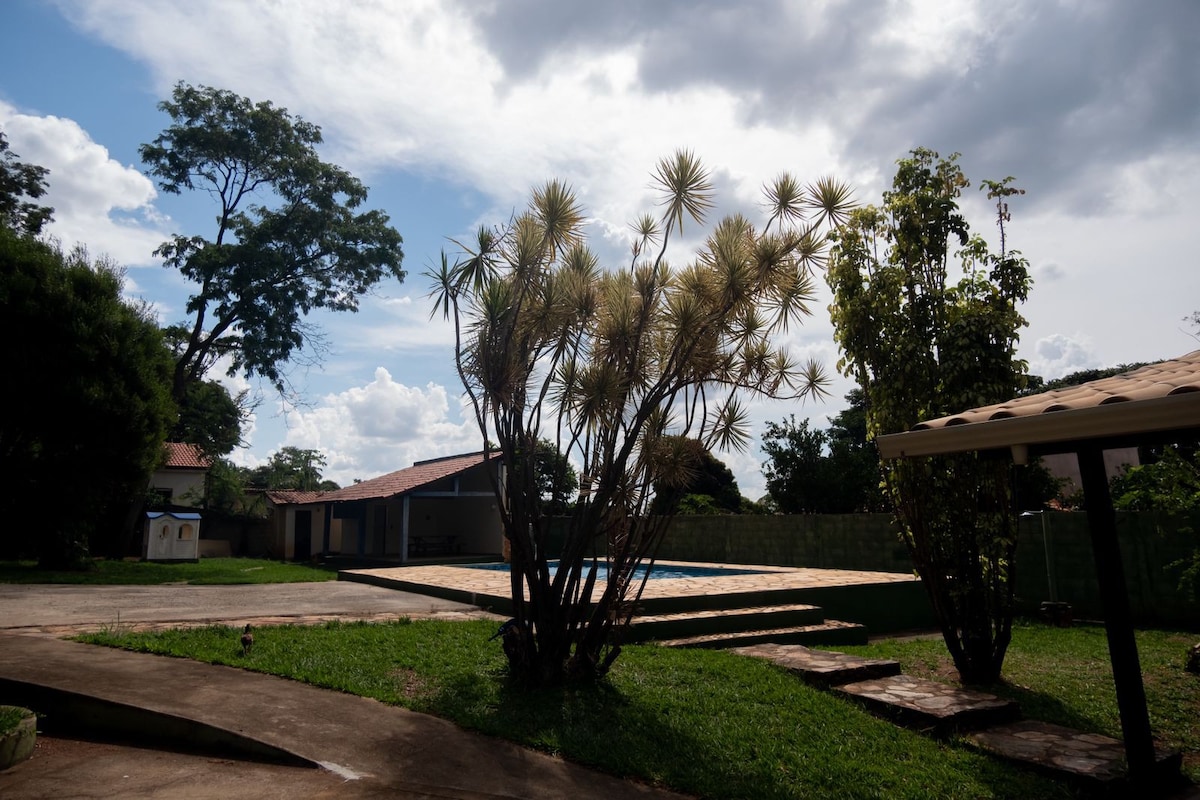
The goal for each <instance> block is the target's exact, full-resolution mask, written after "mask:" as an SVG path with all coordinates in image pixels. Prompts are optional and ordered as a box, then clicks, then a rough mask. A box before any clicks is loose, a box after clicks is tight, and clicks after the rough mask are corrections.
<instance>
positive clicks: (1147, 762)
mask: <svg viewBox="0 0 1200 800" xmlns="http://www.w3.org/2000/svg"><path fill="white" fill-rule="evenodd" d="M1077 456H1078V458H1079V474H1080V477H1081V478H1082V481H1083V496H1084V504H1085V505H1086V506H1087V518H1088V528H1089V529H1090V530H1091V535H1092V554H1093V556H1094V558H1095V560H1096V580H1097V581H1098V582H1099V584H1100V603H1101V606H1102V608H1103V609H1104V630H1105V633H1106V634H1107V635H1108V654H1109V657H1110V658H1111V659H1112V671H1113V682H1114V683H1115V684H1116V689H1117V708H1118V709H1119V710H1120V712H1121V733H1122V735H1123V736H1124V739H1125V758H1126V760H1127V761H1128V762H1129V776H1130V778H1132V779H1134V780H1140V779H1145V778H1149V777H1150V775H1151V773H1152V771H1153V769H1154V760H1155V758H1154V738H1153V735H1152V734H1151V731H1150V714H1149V712H1148V710H1147V708H1146V689H1145V687H1144V686H1143V684H1142V668H1141V664H1140V662H1139V661H1138V651H1137V641H1136V640H1135V639H1134V636H1133V617H1132V614H1131V613H1130V611H1129V590H1128V588H1127V587H1126V585H1125V568H1124V566H1123V565H1122V564H1121V549H1120V546H1119V545H1118V543H1117V516H1116V512H1115V511H1113V505H1112V496H1111V494H1110V493H1109V491H1108V476H1107V474H1105V470H1104V451H1103V450H1101V449H1100V448H1099V447H1098V446H1096V445H1087V446H1085V447H1083V448H1081V449H1080V450H1079V451H1078V452H1077Z"/></svg>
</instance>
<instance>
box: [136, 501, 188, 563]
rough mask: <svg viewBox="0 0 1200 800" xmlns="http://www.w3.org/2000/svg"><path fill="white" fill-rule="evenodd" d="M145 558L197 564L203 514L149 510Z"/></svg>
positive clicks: (143, 537) (144, 544) (144, 542)
mask: <svg viewBox="0 0 1200 800" xmlns="http://www.w3.org/2000/svg"><path fill="white" fill-rule="evenodd" d="M142 558H144V559H146V560H147V561H198V560H199V559H200V515H199V514H197V513H196V512H194V511H147V512H146V531H145V533H144V534H143V536H142Z"/></svg>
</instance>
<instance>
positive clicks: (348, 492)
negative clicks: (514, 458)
mask: <svg viewBox="0 0 1200 800" xmlns="http://www.w3.org/2000/svg"><path fill="white" fill-rule="evenodd" d="M499 455H500V454H499V453H492V454H491V457H492V458H493V459H495V458H499ZM482 463H483V453H467V454H466V455H460V456H446V457H445V458H434V459H430V460H429V461H418V462H417V463H416V464H413V465H412V466H411V467H408V468H406V469H401V470H396V471H395V472H389V473H388V474H386V475H380V476H379V477H378V478H371V479H370V480H369V481H361V482H359V483H355V484H353V485H351V486H345V487H343V488H341V489H336V490H334V491H332V492H283V491H272V492H267V497H268V498H270V500H271V502H273V503H275V504H276V505H283V504H306V503H344V502H347V501H351V500H382V499H384V498H387V497H395V496H396V495H398V494H407V493H408V492H412V491H415V490H416V489H420V488H421V487H422V486H427V485H429V484H431V483H434V482H436V481H440V480H442V479H443V478H449V477H451V476H452V475H458V474H459V473H462V472H466V471H467V470H469V469H471V468H472V467H477V466H479V465H480V464H482Z"/></svg>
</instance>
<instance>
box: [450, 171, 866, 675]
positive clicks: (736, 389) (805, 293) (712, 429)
mask: <svg viewBox="0 0 1200 800" xmlns="http://www.w3.org/2000/svg"><path fill="white" fill-rule="evenodd" d="M654 181H655V184H656V185H657V187H658V188H659V189H660V190H661V192H662V203H661V206H662V208H661V212H660V213H659V214H658V215H657V216H655V215H653V214H645V215H643V216H642V218H641V219H639V220H638V221H637V222H636V223H635V224H634V225H633V230H634V233H635V236H634V240H633V245H632V258H631V260H630V262H629V263H628V264H627V265H625V266H623V267H617V268H613V269H604V268H602V267H601V265H600V263H599V260H598V258H597V256H596V255H595V254H594V253H593V252H592V251H591V250H589V249H588V247H587V244H586V241H585V236H584V224H585V222H586V217H585V215H584V212H583V210H582V209H581V208H580V206H579V204H578V202H577V200H576V197H575V195H574V193H573V191H572V190H571V189H570V188H569V187H568V186H566V185H565V184H563V183H561V182H559V181H550V182H549V183H547V184H545V185H544V186H543V187H541V188H539V189H536V190H534V191H533V193H532V196H531V199H530V202H529V206H528V209H527V210H526V211H525V212H524V213H522V214H520V215H519V216H516V217H515V218H514V219H513V220H512V221H511V222H509V223H508V224H507V225H506V226H503V227H501V228H496V229H492V228H483V229H481V230H480V231H479V233H478V236H477V238H476V241H475V242H473V243H472V244H471V245H470V246H463V245H461V244H460V243H458V242H456V244H458V245H459V246H460V247H461V249H462V251H463V252H462V254H461V258H459V259H458V260H456V261H454V263H453V264H452V263H451V258H450V257H449V256H447V255H446V254H443V256H442V262H441V267H440V269H438V270H435V271H434V272H432V273H431V277H432V278H433V279H434V281H435V283H436V288H435V290H434V292H433V296H434V297H435V298H436V306H435V308H434V312H433V313H434V314H435V315H436V314H437V313H438V312H441V313H442V314H443V315H445V317H446V318H448V319H451V320H453V322H454V325H455V334H456V345H455V359H456V363H457V366H458V371H459V375H460V377H461V378H462V382H463V386H464V387H465V389H466V394H467V396H468V397H469V399H470V401H471V404H472V406H473V408H474V412H475V415H476V419H477V421H478V423H479V428H480V432H481V434H482V435H483V439H484V442H485V447H488V448H491V447H493V446H492V445H491V444H490V443H489V442H490V441H495V442H496V445H495V446H494V447H495V449H497V450H498V451H499V453H500V454H501V455H502V457H503V460H504V464H505V465H506V475H507V480H506V482H505V483H504V485H503V486H499V485H498V486H497V493H498V497H499V500H500V503H499V507H500V508H501V514H502V518H503V523H504V529H505V535H506V536H507V538H508V540H509V543H510V550H511V561H512V598H513V606H514V609H515V611H514V621H513V623H512V624H510V625H509V626H507V627H506V629H505V631H506V632H505V635H504V639H503V642H504V650H505V653H506V654H507V656H508V659H509V663H510V666H511V669H512V672H513V674H514V675H515V676H517V677H519V678H521V679H524V680H526V681H528V682H530V683H534V684H546V683H555V682H559V681H563V680H576V679H591V678H594V677H596V676H599V675H602V674H604V673H605V672H606V671H607V669H608V668H609V666H610V665H611V664H612V662H613V660H614V659H615V658H616V657H617V655H618V653H619V652H620V641H621V636H620V634H621V633H622V632H623V630H624V629H625V627H626V626H627V625H628V623H629V621H630V618H631V616H632V614H633V609H634V604H635V603H636V602H637V600H638V598H639V597H640V595H641V592H642V590H643V588H644V586H645V580H646V576H647V574H648V571H647V570H641V571H639V567H641V566H643V565H644V566H646V567H647V568H648V567H650V566H652V565H653V560H654V555H655V552H656V549H657V546H658V544H659V542H660V541H661V538H662V536H663V534H664V532H665V531H666V528H667V525H668V524H669V522H670V519H669V517H652V516H649V515H647V513H646V510H647V508H648V506H649V503H650V501H651V499H652V495H653V487H654V486H655V485H656V484H657V485H658V486H659V487H660V490H661V489H662V487H668V488H669V487H676V486H681V485H683V484H684V483H686V481H687V478H688V477H689V476H690V474H691V471H692V470H693V468H694V465H696V464H697V463H698V462H699V458H700V455H701V454H702V453H703V452H704V451H706V450H709V449H711V448H715V447H721V448H738V449H740V448H744V447H745V445H746V444H747V442H748V441H749V429H748V428H749V426H748V419H747V413H746V409H745V405H744V399H743V398H744V397H745V396H746V395H755V394H757V395H767V396H771V397H780V398H797V399H801V398H806V397H809V396H811V395H813V394H815V393H818V392H821V391H823V390H822V386H823V384H824V383H825V382H826V377H825V375H824V374H823V371H822V368H821V367H820V366H819V365H818V364H816V363H815V362H811V361H810V362H808V363H805V364H801V363H799V362H797V361H796V360H795V359H794V358H793V357H792V356H791V355H789V353H788V352H787V351H786V350H785V349H782V348H779V347H776V346H774V345H773V343H772V336H773V335H775V334H776V333H778V332H780V331H783V330H786V328H787V326H788V325H789V323H792V322H794V321H795V320H796V319H798V318H799V317H802V316H805V315H807V314H808V313H809V304H810V303H811V302H812V300H813V298H814V269H817V268H819V267H820V266H821V265H822V262H823V258H824V254H825V236H824V233H825V231H826V230H827V228H828V227H829V226H831V225H836V224H839V223H840V222H841V221H842V220H844V219H845V218H846V216H847V215H848V213H849V210H850V200H849V197H850V192H849V190H848V189H847V188H846V187H845V186H844V185H842V184H839V183H837V182H836V181H832V180H828V179H825V180H822V181H819V182H817V183H815V184H812V185H810V186H807V187H805V186H802V185H801V184H800V183H798V182H797V181H796V180H795V179H794V178H792V177H790V176H788V175H786V174H785V175H781V176H780V177H779V178H777V179H776V180H775V181H774V182H773V183H772V184H770V185H769V186H767V187H766V194H767V201H768V203H769V204H770V209H769V210H770V214H769V217H768V219H767V221H766V223H765V225H764V226H763V228H762V229H761V230H760V229H758V228H756V227H755V226H754V225H753V224H752V223H751V222H750V221H749V220H748V219H746V218H744V217H743V216H740V215H735V216H730V217H726V218H725V219H723V220H722V221H721V222H720V223H718V224H717V225H716V226H715V227H714V228H713V229H712V231H711V233H710V234H709V236H708V238H707V240H706V241H705V243H704V245H703V247H702V248H701V249H700V251H699V252H698V253H697V254H696V256H695V258H694V259H693V260H692V262H691V263H689V264H687V265H684V266H682V267H680V268H673V267H672V266H671V265H669V264H668V263H667V261H666V258H665V254H666V252H667V250H668V244H669V243H670V241H671V237H672V236H678V235H681V234H682V232H683V230H684V225H685V224H686V223H689V222H695V223H697V224H703V221H704V216H705V213H706V212H707V211H709V210H710V209H711V208H712V207H713V193H712V185H711V183H710V181H709V177H708V172H707V171H706V170H705V168H704V167H703V166H702V164H701V163H700V161H699V160H698V159H697V158H696V157H695V156H694V155H693V154H691V153H690V152H686V151H679V152H676V153H675V154H674V155H673V156H672V157H670V158H665V159H663V160H661V161H660V162H659V164H658V165H657V168H656V170H655V173H654ZM542 437H548V438H549V439H551V440H552V441H553V442H554V444H555V446H556V447H558V449H559V451H560V452H562V453H564V454H566V455H567V456H569V458H570V460H571V461H572V462H574V463H575V465H576V466H577V467H578V469H579V476H580V477H579V484H580V489H579V496H578V498H577V500H576V502H575V504H574V507H573V511H572V514H571V516H570V518H569V521H568V523H567V526H566V535H565V540H563V541H562V542H561V555H560V558H559V566H558V569H557V571H553V572H552V571H551V565H550V564H549V563H548V559H549V557H550V556H551V555H552V553H551V552H550V542H549V535H548V534H549V530H548V525H547V519H546V517H545V515H544V514H543V498H542V497H541V493H540V492H539V490H538V488H537V487H538V482H537V476H536V470H535V468H536V464H535V454H536V452H537V443H538V440H539V439H540V438H542ZM601 566H605V567H607V571H606V573H604V574H602V573H601V572H599V568H600V567H601Z"/></svg>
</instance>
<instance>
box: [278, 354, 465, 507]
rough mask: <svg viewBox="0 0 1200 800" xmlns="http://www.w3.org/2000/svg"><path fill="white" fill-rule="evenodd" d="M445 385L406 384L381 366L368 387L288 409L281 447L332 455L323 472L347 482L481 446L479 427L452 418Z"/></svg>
mask: <svg viewBox="0 0 1200 800" xmlns="http://www.w3.org/2000/svg"><path fill="white" fill-rule="evenodd" d="M449 411H450V406H449V400H448V396H447V392H446V389H445V388H444V387H442V386H439V385H436V384H433V383H429V384H427V385H426V386H425V387H424V388H421V387H410V386H405V385H404V384H402V383H397V382H396V381H394V380H393V379H392V376H391V374H390V373H389V372H388V371H387V370H386V369H384V368H383V367H379V368H378V369H376V370H375V375H374V379H373V380H372V381H371V382H370V383H368V384H366V385H363V386H355V387H352V388H350V389H347V390H346V391H343V392H338V393H335V394H330V395H327V396H325V397H324V398H322V400H321V401H320V403H319V404H318V405H317V406H316V407H315V408H312V409H294V410H291V411H290V412H288V414H287V422H288V431H287V434H286V437H285V439H284V441H283V442H282V443H281V445H280V446H292V447H299V448H304V449H315V450H319V451H321V452H322V453H324V455H325V457H326V459H327V462H328V463H327V466H326V469H325V470H324V471H323V474H324V476H325V477H326V478H329V479H331V480H334V481H337V482H338V483H339V484H342V485H346V484H348V483H350V482H351V481H353V480H354V479H355V478H363V479H366V478H373V477H376V476H378V475H382V474H385V473H387V472H392V471H394V470H397V469H402V468H404V467H408V466H411V465H412V464H413V462H415V461H420V460H423V459H427V458H436V457H438V456H444V455H453V454H455V453H465V452H472V451H475V450H478V449H480V447H481V446H482V440H481V437H480V435H479V429H478V428H477V427H476V426H475V423H474V421H473V420H471V419H466V418H464V417H462V415H461V414H459V417H460V419H463V420H465V421H456V420H453V419H451V418H450V414H449Z"/></svg>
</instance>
